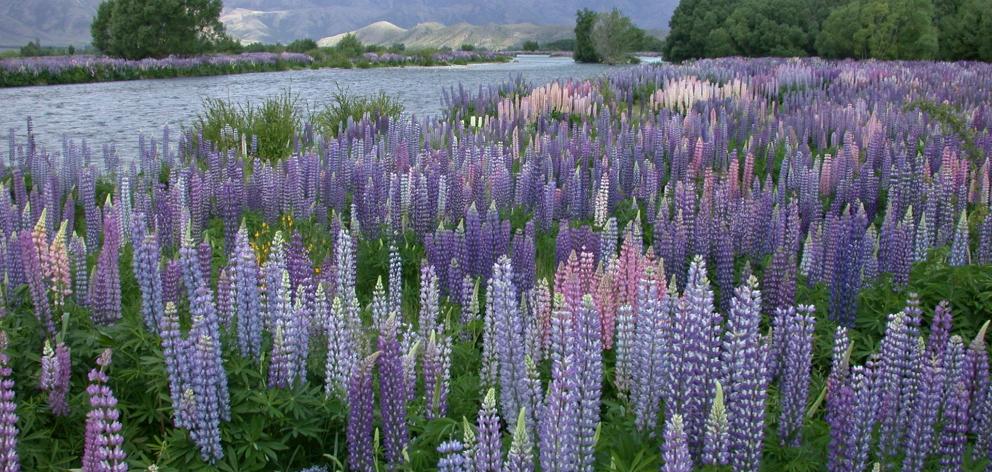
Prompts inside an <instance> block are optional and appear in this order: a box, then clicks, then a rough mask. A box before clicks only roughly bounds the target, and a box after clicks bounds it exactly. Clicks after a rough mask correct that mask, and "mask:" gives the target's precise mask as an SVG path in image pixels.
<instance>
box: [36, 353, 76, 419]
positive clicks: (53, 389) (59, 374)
mask: <svg viewBox="0 0 992 472" xmlns="http://www.w3.org/2000/svg"><path fill="white" fill-rule="evenodd" d="M71 376H72V365H71V361H70V357H69V347H68V346H66V345H65V343H63V342H59V343H58V345H57V346H56V347H55V348H54V349H53V348H52V343H51V341H49V340H45V347H44V351H43V354H42V357H41V378H40V380H39V387H40V388H41V390H42V391H44V392H47V393H48V406H49V408H51V410H52V414H53V415H55V416H68V415H69V402H68V400H67V399H66V396H67V395H68V393H69V380H70V377H71Z"/></svg>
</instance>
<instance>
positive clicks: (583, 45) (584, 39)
mask: <svg viewBox="0 0 992 472" xmlns="http://www.w3.org/2000/svg"><path fill="white" fill-rule="evenodd" d="M596 16H597V14H596V12H594V11H592V10H589V9H588V8H585V9H582V10H579V11H578V12H577V13H576V14H575V54H574V56H573V57H574V58H575V60H576V61H577V62H599V56H597V55H596V48H595V46H594V45H593V41H592V29H593V27H594V26H595V25H596Z"/></svg>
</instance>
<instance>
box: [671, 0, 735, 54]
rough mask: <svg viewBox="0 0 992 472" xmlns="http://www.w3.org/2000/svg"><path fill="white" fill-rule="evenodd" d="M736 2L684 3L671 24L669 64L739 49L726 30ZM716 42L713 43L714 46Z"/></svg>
mask: <svg viewBox="0 0 992 472" xmlns="http://www.w3.org/2000/svg"><path fill="white" fill-rule="evenodd" d="M735 3H736V2H734V1H733V0H682V1H681V2H679V6H678V7H676V8H675V12H674V13H673V14H672V19H671V20H670V21H669V22H668V36H667V37H666V38H665V50H664V56H665V58H666V59H668V60H669V61H674V62H682V61H684V60H686V59H694V58H699V57H714V56H720V55H725V54H726V53H727V52H728V51H734V50H736V48H735V47H734V46H733V45H732V44H728V42H729V33H727V32H726V31H723V32H718V31H715V30H718V29H720V28H721V27H723V25H724V22H725V21H726V19H727V17H728V16H730V14H731V12H732V10H733V6H734V4H735ZM711 39H712V41H713V42H712V43H711Z"/></svg>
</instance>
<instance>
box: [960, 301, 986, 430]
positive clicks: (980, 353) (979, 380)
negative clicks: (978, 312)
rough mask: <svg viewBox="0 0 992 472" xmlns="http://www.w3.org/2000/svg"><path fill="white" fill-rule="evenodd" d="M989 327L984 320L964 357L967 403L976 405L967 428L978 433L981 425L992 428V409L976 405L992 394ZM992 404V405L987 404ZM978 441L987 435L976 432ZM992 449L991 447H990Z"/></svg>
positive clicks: (972, 409)
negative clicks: (987, 337) (988, 342)
mask: <svg viewBox="0 0 992 472" xmlns="http://www.w3.org/2000/svg"><path fill="white" fill-rule="evenodd" d="M988 329H989V321H986V322H985V323H984V324H983V325H982V328H981V329H979V330H978V334H977V335H975V339H973V340H972V341H971V343H970V344H969V345H968V350H967V352H965V357H964V375H965V376H966V378H967V379H968V394H969V401H968V404H969V405H976V407H972V408H971V413H970V415H969V416H970V420H969V425H970V427H969V430H970V431H971V432H972V433H976V434H977V433H978V432H979V431H981V430H982V426H981V425H983V424H984V425H986V427H988V428H992V424H990V423H992V417H990V415H992V411H988V410H987V409H982V408H980V407H977V405H979V404H980V403H981V401H982V399H983V398H988V397H989V396H990V395H992V385H990V378H989V356H988V346H987V344H986V343H985V333H986V332H987V331H988ZM988 406H992V405H988ZM977 436H978V439H979V442H982V441H987V440H988V437H987V436H986V437H982V435H980V434H978V435H977ZM990 449H992V448H990Z"/></svg>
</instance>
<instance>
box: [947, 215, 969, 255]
mask: <svg viewBox="0 0 992 472" xmlns="http://www.w3.org/2000/svg"><path fill="white" fill-rule="evenodd" d="M968 245H969V241H968V215H967V214H966V213H965V211H964V210H961V216H960V218H958V225H957V227H956V229H955V230H954V240H953V242H951V255H950V258H949V259H948V261H947V263H948V264H949V265H951V266H963V265H966V264H970V263H971V249H970V248H969V247H968Z"/></svg>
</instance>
